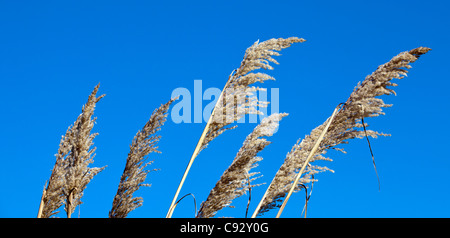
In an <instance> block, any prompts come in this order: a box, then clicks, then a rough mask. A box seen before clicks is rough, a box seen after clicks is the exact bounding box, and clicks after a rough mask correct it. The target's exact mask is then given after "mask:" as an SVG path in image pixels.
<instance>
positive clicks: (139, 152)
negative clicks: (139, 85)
mask: <svg viewBox="0 0 450 238" xmlns="http://www.w3.org/2000/svg"><path fill="white" fill-rule="evenodd" d="M176 99H177V98H173V99H171V100H170V101H168V102H167V103H166V104H163V105H161V106H160V107H159V108H157V109H155V110H154V111H153V113H152V115H151V116H150V119H149V120H148V122H147V123H146V124H145V125H144V127H143V128H142V129H141V130H140V131H138V132H137V133H136V135H135V136H134V138H133V142H132V143H131V145H130V152H129V153H128V157H127V162H126V165H125V169H124V171H123V173H122V176H121V178H120V183H119V188H118V189H117V193H116V196H114V200H113V205H112V208H111V211H110V212H109V217H110V218H125V217H127V215H128V213H129V212H131V211H133V210H134V209H136V208H138V207H140V206H142V202H143V199H142V198H141V197H133V193H134V192H136V191H137V190H138V189H139V188H140V187H148V186H150V184H146V183H144V182H145V179H146V178H147V174H148V173H149V172H150V171H151V170H147V169H146V167H147V166H148V165H150V164H151V163H152V162H153V161H150V162H147V163H144V162H145V160H146V158H147V156H148V155H149V154H150V153H152V152H156V153H160V152H159V151H158V150H157V149H158V146H157V143H158V141H159V139H160V138H161V136H159V135H156V133H157V132H158V131H160V130H161V127H162V126H163V125H164V122H165V121H166V119H167V111H168V110H169V107H170V105H171V104H172V103H173V102H174V101H175V100H176Z"/></svg>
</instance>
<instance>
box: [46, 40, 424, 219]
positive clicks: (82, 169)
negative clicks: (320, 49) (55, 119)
mask: <svg viewBox="0 0 450 238" xmlns="http://www.w3.org/2000/svg"><path fill="white" fill-rule="evenodd" d="M304 41H305V40H304V39H302V38H297V37H291V38H286V39H283V38H278V39H270V40H267V41H264V42H259V41H257V42H255V43H254V44H253V45H252V46H250V47H249V48H248V49H247V50H246V51H245V55H244V58H243V60H242V62H241V64H240V66H239V68H237V69H236V70H234V71H233V72H232V73H231V74H230V75H229V77H228V80H227V82H226V84H225V86H224V88H223V90H222V92H221V94H220V96H219V98H218V100H217V103H216V105H215V107H214V108H213V110H212V112H211V116H210V117H209V119H208V122H207V123H206V125H205V127H204V129H203V132H202V134H201V136H200V138H199V140H198V141H197V145H196V147H195V149H194V152H193V154H192V155H191V158H190V160H189V161H188V165H187V167H186V169H185V171H184V174H183V176H182V178H181V181H180V183H179V185H178V188H177V190H176V192H175V195H174V198H173V200H172V203H171V205H170V207H169V210H168V212H167V215H166V217H167V218H170V217H172V215H173V212H174V210H175V208H176V206H177V204H178V202H179V201H180V200H181V199H178V196H179V193H180V191H181V189H182V187H183V184H184V183H185V181H186V178H187V175H188V173H189V171H190V168H191V166H192V165H193V162H194V160H195V158H196V157H197V156H198V154H199V153H200V152H201V151H202V150H203V149H205V148H206V147H207V146H208V144H209V143H211V141H213V140H214V139H215V138H217V137H218V136H219V135H221V134H222V133H223V132H225V131H227V130H231V129H234V128H236V126H235V125H233V123H235V122H236V121H238V120H240V119H241V118H243V117H245V116H246V115H247V114H257V115H263V112H262V110H261V108H263V107H267V105H268V102H266V101H260V100H258V98H257V97H256V96H255V93H256V92H258V91H261V90H263V89H262V88H259V87H256V86H253V84H255V83H263V82H264V81H267V80H273V79H274V78H273V77H272V76H270V75H268V74H265V73H262V72H260V71H262V70H272V69H273V67H272V66H271V65H270V63H274V64H278V62H277V61H276V60H275V59H274V58H273V57H274V56H279V55H280V53H279V51H281V50H283V49H285V48H288V47H290V46H291V45H292V44H293V43H299V42H304ZM430 50H431V49H429V48H426V47H419V48H416V49H413V50H410V51H405V52H402V53H400V54H398V55H396V56H395V57H393V58H392V59H391V60H390V61H388V62H387V63H385V64H383V65H380V66H379V67H378V68H377V69H376V70H375V71H374V72H373V73H372V74H370V75H368V76H367V77H366V78H365V79H364V80H363V81H362V82H360V83H358V84H357V86H356V87H355V88H354V90H353V92H352V93H351V94H350V96H349V97H348V99H347V101H346V102H343V103H341V104H339V106H337V107H336V108H335V109H334V111H333V113H332V114H331V116H330V117H328V118H327V119H326V120H325V122H324V123H322V124H321V125H319V126H318V127H316V128H315V129H313V130H312V131H311V133H310V134H309V135H307V136H305V138H304V139H299V140H298V141H297V143H296V144H295V145H294V146H293V147H292V149H291V151H290V152H289V153H287V155H286V157H285V159H284V162H283V164H282V165H281V166H280V168H279V170H278V171H277V173H276V175H275V176H274V178H273V179H272V181H271V183H270V184H269V185H268V186H267V189H266V192H265V194H264V195H263V196H262V198H261V199H260V201H259V204H258V205H257V207H256V209H255V211H254V212H253V214H252V217H256V216H258V215H263V214H264V213H265V212H267V211H269V210H271V209H275V208H280V209H279V210H278V214H277V216H276V217H280V216H281V214H282V212H283V209H284V208H285V206H286V204H287V202H288V200H289V197H290V196H291V195H292V194H293V193H294V192H297V191H300V190H302V189H304V190H307V189H310V188H311V187H312V183H313V182H316V181H317V179H316V178H317V176H316V175H317V174H318V173H320V172H324V171H331V172H333V170H331V169H329V168H328V167H326V166H319V165H318V164H317V163H316V162H317V161H332V160H331V159H330V158H327V157H325V155H326V153H327V151H328V150H330V149H335V150H338V151H341V152H344V153H345V151H344V150H343V149H342V148H340V147H339V146H340V145H342V144H347V143H349V141H350V140H351V139H355V138H364V137H366V138H367V140H369V139H368V138H369V137H372V138H377V137H378V136H389V135H388V134H384V133H380V132H377V131H373V130H369V129H367V128H368V126H369V125H368V124H367V123H365V119H367V118H372V117H378V116H380V115H384V112H383V108H386V107H391V106H392V105H390V104H385V103H384V101H383V100H382V99H381V98H380V96H383V95H390V94H395V91H394V90H393V87H395V86H397V84H396V83H394V82H392V80H393V79H401V78H404V77H405V76H407V73H408V71H407V70H408V69H410V68H411V66H410V64H411V63H413V62H415V61H416V60H417V59H419V57H420V56H421V55H423V54H425V53H427V52H428V51H430ZM99 86H100V85H97V86H96V87H95V88H94V90H93V91H92V93H91V94H90V95H89V97H88V100H87V102H86V104H85V105H84V106H83V108H82V112H81V114H80V115H79V116H78V117H77V119H76V121H75V122H74V123H73V125H71V126H70V127H69V128H68V129H67V131H66V133H65V135H64V136H62V139H61V141H60V145H59V149H58V152H57V154H56V161H55V164H54V166H53V169H52V172H51V175H50V178H49V180H48V181H46V183H45V186H44V189H43V192H42V196H41V200H40V205H39V210H38V216H37V217H38V218H48V217H52V216H55V215H57V214H58V213H59V211H58V209H60V208H61V207H62V206H63V205H64V210H65V211H66V215H67V217H68V218H70V217H71V215H72V213H73V212H74V210H75V208H76V207H77V206H79V205H80V204H81V203H82V201H81V199H82V197H83V192H84V190H85V188H86V186H87V185H88V184H89V182H91V180H92V178H93V177H94V176H95V175H97V174H98V173H100V172H101V171H103V170H104V169H105V167H106V166H104V167H91V164H92V163H93V162H94V160H93V159H94V157H95V150H96V147H94V142H93V140H94V138H95V137H96V136H97V133H92V129H93V126H94V124H95V121H96V118H95V117H93V114H94V110H95V107H96V104H97V103H98V102H99V101H100V99H102V98H103V97H104V95H101V96H99V97H97V96H96V95H97V92H98V89H99ZM175 100H177V98H173V99H171V100H169V101H168V102H167V103H165V104H162V105H161V106H160V107H159V108H157V109H155V110H154V111H153V113H152V114H151V116H150V118H149V120H148V121H147V123H146V124H145V125H144V126H143V127H142V129H141V130H139V131H138V132H137V133H136V135H135V136H134V138H133V140H132V142H131V145H130V151H129V153H128V156H127V159H126V163H125V168H124V170H123V173H122V175H121V177H120V181H119V185H118V189H117V192H116V195H115V196H114V198H113V202H112V207H111V210H110V211H109V214H108V216H109V217H110V218H125V217H127V216H128V214H129V213H130V212H131V211H133V210H135V209H136V208H138V207H140V206H142V205H143V198H142V197H135V196H134V194H135V192H136V191H137V190H139V189H140V188H141V187H148V186H150V184H148V183H147V182H146V180H147V175H148V174H149V173H150V172H151V171H154V170H156V169H153V170H149V169H148V166H149V165H151V164H152V162H153V161H148V158H149V155H150V154H151V153H160V152H159V151H158V142H159V140H160V139H161V136H160V135H159V134H158V132H159V131H160V130H161V128H162V126H163V125H164V123H165V122H166V120H167V114H168V110H169V108H170V106H171V104H172V103H173V102H174V101H175ZM287 115H288V114H287V113H274V114H272V115H267V117H265V118H264V119H263V120H261V122H260V124H259V125H257V126H256V127H255V128H254V129H253V131H252V132H251V133H250V134H249V135H248V136H247V137H246V138H245V140H244V142H243V144H242V147H241V148H240V149H239V151H238V152H237V154H236V156H235V158H234V159H233V161H232V162H231V165H230V166H229V167H228V168H227V169H226V170H225V171H224V172H223V174H222V176H221V177H220V179H219V180H218V181H217V183H216V184H215V186H214V188H212V189H211V191H210V193H209V195H208V197H207V198H206V200H205V201H204V202H203V203H202V204H201V206H200V209H199V211H198V212H197V207H196V205H195V214H196V215H195V217H198V218H209V217H214V216H215V215H216V214H217V212H218V211H220V210H221V209H223V208H225V207H231V204H232V203H233V201H234V200H235V199H236V198H238V197H241V196H243V195H245V194H246V193H249V202H248V205H247V210H246V215H245V217H247V212H248V208H249V204H250V191H251V189H252V188H253V187H256V186H262V184H255V183H254V181H256V179H257V178H258V176H259V174H260V173H259V172H254V171H253V169H255V168H256V167H257V166H258V163H259V162H261V161H262V157H261V156H259V153H260V152H261V151H262V150H263V149H265V148H266V147H267V146H268V145H269V144H270V143H271V142H270V141H268V140H267V138H268V137H270V136H272V135H273V134H274V133H275V132H276V131H277V129H278V127H279V123H280V121H281V120H282V118H284V117H286V116H287ZM176 143H178V142H176ZM174 146H176V145H174ZM369 146H370V143H369ZM370 149H371V148H370ZM267 159H272V158H266V160H267ZM372 159H373V154H372ZM373 164H374V167H375V161H374V160H373ZM375 172H376V167H375ZM377 178H378V174H377ZM187 195H191V196H192V197H193V198H194V203H195V204H196V202H195V197H194V195H193V194H192V193H189V194H187ZM187 195H185V196H183V197H186V196H187ZM308 200H309V196H308V195H307V199H306V202H308ZM305 210H306V204H305ZM305 216H306V211H305Z"/></svg>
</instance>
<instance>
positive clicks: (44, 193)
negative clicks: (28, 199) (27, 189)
mask: <svg viewBox="0 0 450 238" xmlns="http://www.w3.org/2000/svg"><path fill="white" fill-rule="evenodd" d="M46 186H47V182H45V185H44V190H43V191H42V197H41V202H40V203H39V211H38V214H37V218H42V211H43V210H44V198H45V195H46V193H47V189H46Z"/></svg>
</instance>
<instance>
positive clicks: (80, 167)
mask: <svg viewBox="0 0 450 238" xmlns="http://www.w3.org/2000/svg"><path fill="white" fill-rule="evenodd" d="M99 87H100V84H99V85H97V86H96V87H95V88H94V91H92V93H91V95H89V98H88V101H87V103H86V104H85V105H84V106H83V109H82V112H81V114H80V115H79V116H78V118H77V120H76V121H75V122H74V123H73V125H72V126H70V127H69V128H68V129H67V132H66V134H65V135H64V136H63V137H62V139H61V142H60V144H59V149H58V153H57V154H56V162H55V165H54V166H53V170H52V174H51V175H50V179H49V181H48V183H47V187H46V188H45V190H44V192H43V196H42V199H41V200H42V201H41V205H42V206H41V208H40V209H39V211H40V212H39V214H38V217H43V218H46V217H51V216H52V215H55V214H57V213H58V211H56V210H57V209H58V208H59V207H61V206H62V205H63V204H65V208H64V210H65V211H66V214H67V217H68V218H70V217H71V214H72V213H73V211H74V210H75V208H76V207H77V206H78V205H80V204H81V203H82V202H81V198H82V197H83V191H84V189H85V188H86V186H87V184H88V183H89V182H90V181H91V179H92V178H93V177H94V176H95V175H96V174H98V173H99V172H101V171H102V170H103V169H104V168H105V167H106V166H105V167H102V168H97V167H93V168H91V167H89V165H90V164H91V163H93V162H94V160H93V159H94V156H95V154H94V153H95V150H96V148H95V147H93V145H94V142H93V140H94V138H95V137H96V136H97V133H91V130H92V128H93V127H94V123H95V120H96V118H92V116H93V114H94V110H95V105H96V104H97V102H98V101H99V100H100V99H102V98H103V97H104V96H105V95H101V96H99V97H96V94H97V91H98V89H99Z"/></svg>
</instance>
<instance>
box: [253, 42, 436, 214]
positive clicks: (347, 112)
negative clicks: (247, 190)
mask: <svg viewBox="0 0 450 238" xmlns="http://www.w3.org/2000/svg"><path fill="white" fill-rule="evenodd" d="M429 50H430V49H429V48H426V47H419V48H416V49H413V50H411V51H406V52H402V53H400V54H398V55H397V56H395V57H393V58H392V59H391V60H390V61H389V62H387V63H385V64H383V65H381V66H379V67H378V69H377V70H376V71H375V72H373V73H372V74H371V75H369V76H367V77H366V78H365V80H364V81H363V82H362V83H358V85H357V86H356V87H355V89H354V91H353V92H352V93H351V95H350V97H349V98H348V100H347V101H346V102H345V104H344V106H343V107H342V109H341V110H340V111H339V112H338V113H337V115H336V118H335V119H334V120H333V122H332V123H331V125H330V127H329V129H328V131H327V133H326V134H325V136H324V138H323V141H322V142H321V143H320V146H319V148H318V149H317V151H316V152H315V153H314V156H313V157H312V159H311V160H310V161H309V162H307V163H306V158H307V157H308V155H309V153H310V152H311V150H312V148H313V146H314V145H315V143H316V141H317V139H318V138H319V135H320V134H321V132H322V131H323V130H324V128H325V126H326V124H327V122H328V120H327V121H326V122H325V123H323V124H322V125H320V126H318V127H317V128H315V129H314V130H313V131H312V132H311V134H310V135H308V136H306V137H305V139H303V140H299V141H298V142H297V143H296V144H295V145H294V146H293V147H292V150H291V151H290V152H289V153H288V154H287V156H286V159H285V161H284V163H283V165H282V166H281V167H280V169H279V170H278V172H277V174H276V175H275V177H274V178H273V180H272V182H271V184H270V185H269V187H268V189H267V191H266V194H265V195H264V197H263V198H262V199H261V202H260V204H259V205H258V207H257V209H256V210H255V213H254V214H253V217H255V216H256V215H257V214H262V213H264V212H266V211H268V210H270V209H273V208H275V207H279V206H280V205H279V204H278V203H279V202H281V201H282V200H283V198H284V197H285V196H286V193H287V191H288V190H289V189H290V188H291V186H296V188H295V189H296V191H298V190H300V189H301V188H302V186H299V184H296V185H292V183H293V181H294V180H295V177H296V176H297V172H298V171H299V170H300V168H302V167H303V166H306V171H305V173H304V174H303V175H302V177H301V179H300V181H299V183H300V184H307V183H310V182H312V181H313V180H312V178H311V176H312V175H314V174H316V173H319V172H322V171H326V170H330V169H328V168H327V167H321V166H317V165H312V164H311V163H312V162H314V161H317V160H326V161H331V159H329V158H326V157H324V154H325V153H326V152H327V150H328V149H331V148H336V146H338V145H340V144H343V143H348V140H349V139H354V138H363V137H364V136H365V135H366V133H367V135H368V136H371V137H374V138H376V137H377V136H380V135H382V136H386V134H383V133H379V132H375V131H372V130H366V131H362V130H361V129H360V128H361V127H363V125H362V124H361V120H362V119H363V118H367V117H377V116H379V115H384V112H383V111H382V108H384V107H390V106H392V105H389V104H385V103H384V102H383V100H382V99H380V98H377V97H378V96H382V95H390V94H395V91H394V90H393V89H391V88H389V87H393V86H397V84H395V83H393V82H391V80H392V79H394V78H397V79H401V78H403V77H405V76H406V73H407V72H408V71H407V69H409V68H411V66H410V65H409V64H410V63H413V62H415V61H416V60H417V59H418V58H419V57H420V56H421V55H422V54H425V53H427V52H428V51H429ZM364 126H365V127H367V126H368V125H367V124H366V125H364ZM336 149H338V150H341V151H343V149H341V148H336ZM343 152H344V151H343ZM305 163H306V164H305Z"/></svg>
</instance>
